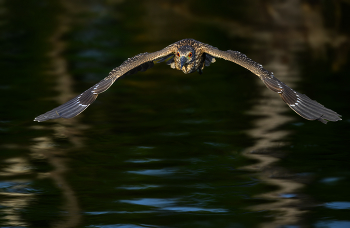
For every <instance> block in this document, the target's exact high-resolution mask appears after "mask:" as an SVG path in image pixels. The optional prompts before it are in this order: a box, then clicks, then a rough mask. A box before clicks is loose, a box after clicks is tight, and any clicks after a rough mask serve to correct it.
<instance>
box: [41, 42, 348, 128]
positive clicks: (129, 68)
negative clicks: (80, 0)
mask: <svg viewBox="0 0 350 228" xmlns="http://www.w3.org/2000/svg"><path fill="white" fill-rule="evenodd" d="M215 58H222V59H225V60H229V61H231V62H234V63H237V64H239V65H241V66H242V67H244V68H246V69H248V70H250V71H251V72H252V73H254V74H256V75H257V76H258V77H259V78H260V79H261V80H262V81H263V82H264V83H265V85H266V87H267V88H269V89H271V90H272V91H274V92H276V93H278V94H279V95H280V96H281V98H282V100H283V101H284V102H286V103H287V105H288V106H289V107H290V108H291V109H292V110H294V111H295V112H296V113H297V114H299V115H300V116H301V117H303V118H305V119H307V120H319V121H321V122H322V123H327V121H338V120H341V118H340V117H341V115H339V114H338V113H336V112H334V111H332V110H330V109H328V108H326V107H324V106H323V105H321V104H320V103H318V102H317V101H315V100H311V99H310V98H309V97H308V96H306V95H304V94H301V93H298V92H296V91H294V90H293V89H291V88H290V87H288V86H287V85H286V84H284V83H283V82H281V81H280V80H278V79H277V78H276V77H275V76H274V75H273V73H272V72H270V71H268V70H266V69H264V68H263V67H262V65H261V64H259V63H256V62H254V61H253V60H251V59H250V58H248V57H247V56H246V55H244V54H242V53H240V52H238V51H231V50H228V51H221V50H219V49H217V48H215V47H212V46H210V45H208V44H204V43H201V42H199V41H196V40H193V39H183V40H180V41H178V42H176V43H173V44H171V45H169V46H167V47H166V48H164V49H162V50H160V51H156V52H153V53H147V52H146V53H142V54H138V55H136V56H134V57H132V58H129V59H127V60H126V61H125V62H123V63H122V64H121V65H120V66H119V67H116V68H114V69H113V70H112V71H111V72H110V73H109V75H108V76H107V77H106V78H104V79H103V80H102V81H100V82H99V83H97V84H96V85H94V86H93V87H91V88H90V89H88V90H86V91H85V92H83V93H82V94H80V95H79V96H77V97H75V98H73V99H72V100H70V101H68V102H66V103H64V104H63V105H61V106H58V107H57V108H54V109H52V110H51V111H48V112H46V113H44V114H42V115H40V116H38V117H36V118H35V119H34V121H38V122H42V121H46V120H50V119H57V118H72V117H75V116H77V115H79V114H80V113H81V112H83V111H84V110H85V109H86V108H87V107H88V106H89V105H90V104H92V102H94V101H95V99H96V98H97V96H98V94H100V93H103V92H104V91H106V90H107V89H108V88H109V87H110V86H111V85H112V84H113V83H114V82H115V80H117V79H118V78H119V77H121V76H124V75H130V74H134V73H136V72H138V71H145V70H147V69H149V68H151V67H153V65H154V63H159V62H164V61H166V63H167V64H168V65H170V66H171V68H174V69H177V70H182V71H183V72H184V73H185V74H189V73H193V72H195V71H198V72H199V73H200V74H201V73H202V70H203V68H204V67H205V66H209V65H210V64H211V63H213V62H215Z"/></svg>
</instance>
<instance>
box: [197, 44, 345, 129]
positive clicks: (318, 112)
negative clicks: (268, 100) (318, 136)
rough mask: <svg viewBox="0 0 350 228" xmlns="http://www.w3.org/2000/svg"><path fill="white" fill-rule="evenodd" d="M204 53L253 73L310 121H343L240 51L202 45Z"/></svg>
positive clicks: (334, 113) (333, 112)
mask: <svg viewBox="0 0 350 228" xmlns="http://www.w3.org/2000/svg"><path fill="white" fill-rule="evenodd" d="M202 51H203V52H204V53H208V54H210V55H211V56H213V57H217V58H222V59H225V60H228V61H231V62H234V63H236V64H238V65H240V66H242V67H244V68H246V69H248V70H249V71H251V72H252V73H254V74H256V75H257V76H259V78H260V79H261V80H262V81H263V82H264V84H265V85H266V87H267V88H269V89H270V90H272V91H274V92H276V93H278V94H279V95H280V96H281V98H282V100H283V101H284V102H285V103H287V105H288V106H289V107H290V108H291V109H292V110H293V111H295V112H296V113H297V114H299V115H300V116H301V117H303V118H305V119H308V120H319V121H321V122H322V123H327V121H338V120H341V118H340V117H341V115H339V114H338V113H336V112H335V111H333V110H331V109H328V108H326V107H324V106H323V105H322V104H320V103H318V102H317V101H315V100H312V99H310V98H309V97H308V96H306V95H305V94H301V93H299V92H296V91H295V90H293V89H292V88H290V87H289V86H287V85H286V84H284V83H283V82H282V81H280V80H278V79H277V78H276V77H275V76H274V75H273V73H272V72H270V71H268V70H266V69H264V68H263V67H262V65H261V64H259V63H257V62H255V61H253V60H251V59H250V58H248V57H247V56H246V55H245V54H242V53H240V52H238V51H231V50H228V51H221V50H219V49H217V48H215V47H212V46H210V45H207V44H203V43H202Z"/></svg>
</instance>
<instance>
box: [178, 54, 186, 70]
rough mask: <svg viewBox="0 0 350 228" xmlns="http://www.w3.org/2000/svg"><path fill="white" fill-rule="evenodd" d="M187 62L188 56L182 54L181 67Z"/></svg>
mask: <svg viewBox="0 0 350 228" xmlns="http://www.w3.org/2000/svg"><path fill="white" fill-rule="evenodd" d="M186 62H187V58H186V57H185V56H182V57H181V58H180V67H181V69H182V67H183V66H184V65H185V64H186Z"/></svg>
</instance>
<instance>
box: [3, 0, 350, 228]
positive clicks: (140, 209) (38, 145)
mask: <svg viewBox="0 0 350 228" xmlns="http://www.w3.org/2000/svg"><path fill="white" fill-rule="evenodd" d="M197 3H198V1H188V3H174V2H171V1H169V2H166V3H164V2H163V1H152V2H151V3H148V2H147V3H146V2H143V1H140V4H139V5H137V6H135V4H134V3H131V2H119V1H107V2H100V1H95V2H89V3H86V4H82V3H80V2H75V1H71V2H65V1H61V2H57V1H50V2H49V3H48V2H44V1H26V2H25V3H22V2H19V1H6V2H5V3H2V4H3V5H2V6H1V7H2V8H4V9H5V11H4V12H5V14H3V15H2V17H1V18H2V19H1V20H2V21H3V22H5V23H2V25H1V26H2V27H1V31H2V32H3V33H2V34H6V36H3V38H2V39H3V40H4V43H2V47H3V48H2V53H1V55H2V59H4V61H1V63H0V64H1V70H2V73H3V74H4V75H7V77H3V78H2V84H1V87H0V89H1V90H2V91H5V92H4V94H5V93H6V94H10V95H11V96H9V97H6V99H4V101H3V102H1V103H0V105H1V124H2V125H1V129H4V130H3V131H0V134H1V136H2V138H1V140H2V142H1V144H2V145H1V146H2V147H1V159H2V161H3V166H2V169H1V173H2V174H3V175H2V176H1V181H2V182H1V183H12V182H13V183H17V182H16V181H18V179H20V180H21V181H23V180H24V181H25V183H28V184H26V185H25V186H22V185H21V186H22V187H16V186H17V185H13V186H12V187H8V185H0V186H3V187H1V191H2V193H3V194H2V195H1V198H2V201H3V202H5V203H3V204H2V207H1V208H0V210H1V213H2V220H1V221H0V224H1V225H3V226H5V225H6V226H11V225H12V226H22V227H54V226H55V225H56V226H57V227H108V226H109V225H110V226H115V227H118V226H120V227H122V226H123V225H124V227H145V226H146V227H147V226H151V227H255V226H259V225H261V226H263V225H264V224H265V226H267V227H268V226H269V224H270V227H271V226H272V225H273V224H276V223H273V222H274V221H276V220H277V221H278V219H280V218H281V217H283V216H281V214H280V211H279V209H282V210H284V209H285V208H288V207H286V206H285V204H282V206H278V205H279V204H278V203H279V201H278V197H279V195H275V196H274V197H275V198H269V197H266V195H268V194H269V193H274V192H275V191H278V190H279V187H276V185H275V184H272V183H271V181H270V180H269V179H264V178H263V177H264V176H263V174H264V172H266V173H268V172H271V170H270V169H269V168H271V167H266V166H265V167H261V169H257V170H255V171H253V172H252V171H246V170H243V169H242V167H246V166H248V165H256V164H257V162H256V161H251V160H249V159H248V158H246V157H245V155H244V153H242V151H245V150H247V149H248V148H254V146H255V145H258V143H259V142H260V141H261V139H264V137H266V136H265V134H266V135H269V134H271V135H273V134H274V133H275V134H277V135H278V134H281V135H282V133H284V132H283V131H286V130H288V133H287V136H285V137H283V136H281V137H277V138H276V139H275V141H276V142H277V143H281V144H282V147H280V148H279V151H277V152H276V151H274V150H267V151H268V152H267V153H266V151H263V152H261V151H260V152H261V153H266V157H269V156H270V157H272V158H274V157H276V156H277V157H279V156H282V155H283V156H284V158H283V160H282V162H281V161H280V162H278V163H277V165H274V166H273V165H271V164H269V165H271V166H272V168H276V167H277V168H281V167H282V168H281V169H288V170H291V171H288V172H293V175H295V176H297V177H298V178H299V176H301V177H303V176H306V177H305V178H304V179H303V178H299V179H301V180H299V179H298V178H295V179H298V180H297V181H295V182H296V183H302V184H304V183H307V184H308V187H304V188H302V189H298V191H297V192H284V193H283V194H281V195H280V196H281V197H280V198H283V197H282V196H287V195H288V196H289V195H291V196H296V197H295V198H301V199H302V200H304V201H305V202H306V203H305V204H301V205H297V206H295V207H290V208H293V209H294V208H296V209H295V211H297V212H300V211H304V212H305V211H308V209H309V208H311V209H309V210H310V211H313V213H309V214H308V217H307V218H308V220H307V222H306V223H307V225H310V224H321V223H322V222H324V219H323V218H324V217H326V216H328V217H330V218H332V219H335V220H339V221H343V220H347V218H346V217H345V215H346V211H345V210H334V209H331V208H329V207H322V206H318V207H317V205H318V204H317V203H318V202H321V203H331V202H347V201H349V199H348V196H347V192H348V191H347V190H348V187H349V186H348V184H347V183H348V181H347V180H348V171H349V168H348V167H349V166H348V164H347V162H346V161H347V160H348V153H347V148H348V147H347V145H348V143H347V138H346V136H345V135H346V132H347V131H348V129H349V127H348V122H346V121H343V122H341V123H329V124H328V125H321V124H320V123H314V122H306V121H304V120H303V119H300V118H299V117H298V116H295V114H294V113H293V115H294V116H293V117H294V119H292V120H289V119H288V120H287V121H284V122H283V123H282V124H279V125H278V126H277V127H275V128H268V129H269V130H268V131H265V132H264V131H262V132H263V133H264V135H263V134H262V133H261V135H260V137H256V135H249V134H248V133H247V132H249V131H254V130H259V127H258V126H257V125H256V123H258V121H259V120H264V118H266V114H265V113H261V114H260V113H259V114H254V115H252V114H249V115H248V114H247V113H248V112H249V111H251V109H253V108H252V107H253V106H254V105H256V104H257V103H259V102H260V103H261V102H262V103H263V102H264V101H265V100H263V99H261V97H264V96H266V95H265V94H264V95H262V93H261V92H260V88H259V87H258V85H257V83H258V82H257V81H256V80H255V78H254V77H255V76H253V75H251V74H250V73H249V72H247V71H246V70H245V69H243V68H240V67H238V66H235V65H232V64H230V63H227V62H224V61H217V62H216V63H214V64H213V65H211V67H210V68H206V69H205V70H204V74H203V75H198V74H191V75H183V74H181V72H178V71H174V70H172V69H170V68H169V66H165V65H162V64H158V65H156V66H155V67H154V68H153V69H150V70H148V71H147V72H143V73H138V74H136V75H132V76H129V77H125V78H123V79H121V80H118V81H117V82H116V83H115V85H114V86H113V87H112V88H111V89H110V90H109V91H107V92H106V93H104V94H102V95H101V96H100V97H99V98H98V100H97V101H96V102H95V103H94V104H93V105H92V106H91V107H89V109H88V110H87V111H86V112H84V114H82V115H81V116H79V117H77V118H75V119H73V120H60V121H58V122H53V121H52V122H48V123H40V124H38V123H32V122H29V121H32V119H33V117H35V116H36V115H37V114H40V113H42V112H44V111H46V110H49V109H51V108H53V107H55V106H56V105H58V104H60V103H62V102H64V101H66V100H67V99H69V98H70V97H72V96H73V95H74V94H76V93H79V92H81V91H83V90H85V89H86V88H88V87H89V86H91V85H92V84H94V83H95V82H96V81H98V80H100V79H102V78H103V77H105V75H106V74H107V73H108V71H109V70H110V69H112V68H113V67H115V66H117V65H118V64H120V63H121V62H122V61H124V60H125V59H126V58H128V57H131V56H132V55H135V54H138V53H140V52H145V51H148V52H151V51H155V50H159V49H161V48H163V47H165V46H166V45H168V44H170V43H173V42H175V41H177V40H179V39H182V38H186V37H192V38H195V39H198V40H200V41H203V42H208V43H210V44H212V45H214V46H218V47H220V48H222V49H225V48H232V49H239V51H242V52H244V53H247V54H248V55H249V54H250V53H263V54H253V57H254V55H256V56H255V57H256V58H257V60H259V61H260V60H262V61H264V59H265V58H266V56H269V55H270V54H269V53H272V52H274V51H276V50H277V51H280V50H281V49H282V50H284V51H285V49H283V48H280V49H279V48H278V47H279V45H281V44H283V42H282V41H281V40H282V38H284V37H283V36H282V38H281V39H278V37H277V38H275V40H274V42H273V44H274V45H272V47H269V48H266V47H261V46H262V45H263V44H265V43H268V42H265V41H264V39H263V37H264V35H266V34H267V35H271V34H273V35H275V34H279V35H280V33H272V32H271V31H269V32H271V33H269V32H266V31H261V34H260V36H261V37H262V39H255V38H253V37H254V35H252V33H253V31H254V30H255V29H262V30H263V27H264V26H267V27H268V25H269V23H267V22H268V19H266V18H264V17H263V16H261V15H260V16H259V14H257V15H256V17H254V18H251V15H254V13H257V12H260V11H259V9H260V8H259V7H257V5H255V4H256V3H255V4H248V6H247V3H241V4H236V5H234V6H233V5H230V6H229V7H226V6H227V4H221V3H220V4H215V7H214V6H213V5H212V3H211V2H210V1H205V2H201V3H202V4H201V5H200V7H196V4H197ZM23 4H25V5H23ZM247 7H248V8H247ZM17 15H21V16H17ZM38 15H40V17H39V16H38ZM247 15H248V16H247ZM174 18H176V20H175V19H174ZM249 18H251V19H250V20H249ZM260 19H261V20H260ZM264 23H265V24H264ZM262 24H263V25H264V26H262ZM287 25H288V26H289V24H287ZM287 25H284V26H287ZM247 27H248V28H247ZM282 27H283V26H282ZM340 28H342V27H340ZM290 29H291V30H292V29H294V28H293V27H292V28H290ZM276 30H278V29H276ZM252 44H254V45H252ZM276 46H277V48H276ZM256 49H258V50H262V51H261V52H257V51H256ZM301 49H302V51H300V50H298V51H300V53H301V54H302V55H303V56H304V57H300V59H299V62H298V64H297V66H299V65H301V67H300V68H302V67H304V68H305V69H302V71H301V72H303V73H302V74H305V75H297V76H299V77H300V76H303V80H302V81H301V82H300V83H299V84H298V87H299V89H300V90H301V91H303V92H305V93H307V94H308V95H310V97H315V98H316V97H317V100H320V101H322V102H321V103H323V104H325V105H326V106H327V107H332V108H334V109H335V110H337V111H339V113H346V110H347V108H345V107H346V106H345V105H344V104H346V97H344V96H343V95H342V94H343V93H346V92H348V88H347V85H348V80H349V79H348V77H347V75H348V70H347V69H343V68H342V66H343V65H344V63H342V64H343V65H342V64H341V61H340V63H339V64H338V62H336V63H334V62H332V61H324V62H320V61H315V62H312V61H310V62H308V61H306V60H305V59H313V58H314V57H313V56H312V55H311V54H310V55H308V54H306V53H307V52H306V49H305V47H302V48H301ZM265 52H268V53H265ZM341 53H342V52H340V54H339V55H341ZM282 56H283V55H282ZM288 57H289V55H285V56H283V57H282V58H281V59H282V60H283V61H281V62H282V63H281V64H277V65H278V66H280V65H281V66H283V63H286V62H287V63H288V61H289V60H288ZM266 59H268V58H266ZM315 59H317V58H315ZM290 61H291V60H290ZM346 61H347V62H348V60H346ZM266 63H269V61H266ZM287 66H290V65H288V64H287ZM319 66H323V67H319ZM271 67H273V65H272V66H271ZM298 68H299V67H298ZM317 68H319V69H317ZM334 69H338V71H334ZM334 72H337V73H334ZM329 75H334V76H332V77H330V76H329ZM296 78H297V77H296ZM316 81H317V84H316V85H315V84H314V82H316ZM259 83H260V82H259ZM334 85H337V86H334ZM56 86H57V90H55V87H56ZM264 89H265V88H264ZM261 90H262V89H261ZM319 91H324V93H325V94H324V95H323V94H322V93H319ZM331 94H335V95H331ZM51 98H52V99H51ZM336 98H338V99H336ZM279 102H282V101H279ZM266 105H267V106H268V105H270V104H266ZM270 107H272V108H271V113H272V112H274V113H275V110H276V112H277V113H279V112H284V111H283V110H282V111H280V110H279V109H278V107H277V106H276V107H273V106H271V105H270ZM274 108H275V110H274ZM277 110H278V111H277ZM279 115H280V116H284V115H282V114H279ZM288 115H291V112H288ZM280 116H279V117H280ZM344 116H345V118H346V115H344ZM297 118H299V119H297ZM21 121H23V122H21ZM27 121H28V122H27ZM276 121H278V120H277V119H276ZM300 122H301V123H303V124H299V123H300ZM281 129H282V130H283V131H282V130H281ZM290 132H293V134H291V133H290ZM258 136H259V135H258ZM267 138H268V136H267ZM272 143H274V142H273V140H272ZM283 145H286V146H283ZM258 149H265V148H258ZM268 149H269V148H268ZM271 151H272V155H271V154H269V152H270V153H271ZM273 153H275V154H273ZM277 168H276V169H277ZM278 174H279V173H278ZM276 176H277V175H276V173H274V172H272V175H271V178H270V179H272V180H277V182H280V183H283V180H278V179H279V178H280V179H284V180H287V181H290V182H293V181H294V180H293V178H289V177H286V176H287V175H285V176H283V177H282V178H281V176H279V177H277V178H274V177H276ZM310 176H311V178H310ZM293 177H294V176H293ZM329 177H335V178H338V179H339V181H335V182H332V183H331V184H327V183H330V182H324V181H322V180H324V179H325V178H329ZM312 178H314V180H313V179H312ZM338 179H336V180H338ZM303 181H304V182H303ZM277 186H279V185H277ZM281 186H282V185H281ZM15 189H16V191H17V192H16V193H20V194H17V195H15V194H14V191H15ZM335 191H336V193H337V194H329V192H335ZM264 194H265V195H264ZM285 198H286V199H287V198H288V197H285ZM287 200H293V197H290V199H287ZM276 201H277V203H276V204H274V203H275V202H276ZM293 202H296V201H293ZM275 205H277V207H276V206H275ZM324 205H327V204H324ZM259 206H260V207H263V209H261V210H256V208H259ZM254 208H255V209H254ZM300 208H301V209H300ZM305 208H306V209H305ZM299 209H300V210H299ZM276 211H277V212H278V213H277V212H276ZM310 214H311V215H310ZM292 218H294V217H292ZM302 221H303V222H305V220H302ZM298 222H299V223H302V222H300V221H293V220H292V221H291V222H289V223H286V222H285V221H280V223H279V224H282V225H290V224H294V223H298ZM271 224H272V225H271Z"/></svg>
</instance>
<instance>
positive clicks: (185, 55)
mask: <svg viewBox="0 0 350 228" xmlns="http://www.w3.org/2000/svg"><path fill="white" fill-rule="evenodd" d="M194 56H195V50H194V49H193V48H192V47H191V46H182V47H180V48H179V49H178V50H177V52H176V54H175V58H176V63H177V64H178V65H179V68H180V69H181V70H182V71H183V72H184V73H186V72H187V70H186V69H185V68H186V67H184V66H186V65H187V64H189V63H191V62H192V61H194Z"/></svg>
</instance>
